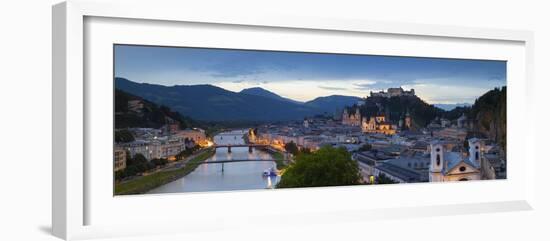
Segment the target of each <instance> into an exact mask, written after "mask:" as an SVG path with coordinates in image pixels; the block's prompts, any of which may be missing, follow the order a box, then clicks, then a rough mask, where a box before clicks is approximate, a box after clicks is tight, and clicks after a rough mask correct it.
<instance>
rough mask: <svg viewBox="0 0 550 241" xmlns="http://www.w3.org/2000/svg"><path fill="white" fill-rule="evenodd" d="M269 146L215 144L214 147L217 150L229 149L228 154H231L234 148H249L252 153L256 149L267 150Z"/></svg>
mask: <svg viewBox="0 0 550 241" xmlns="http://www.w3.org/2000/svg"><path fill="white" fill-rule="evenodd" d="M268 146H269V145H268V144H214V147H215V148H216V149H217V148H227V152H229V153H231V148H232V147H248V152H250V153H252V149H253V148H254V147H261V148H265V147H268Z"/></svg>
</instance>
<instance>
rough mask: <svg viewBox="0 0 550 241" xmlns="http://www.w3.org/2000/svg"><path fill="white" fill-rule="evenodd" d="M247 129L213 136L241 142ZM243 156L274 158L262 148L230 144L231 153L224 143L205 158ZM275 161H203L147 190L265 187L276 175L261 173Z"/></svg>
mask: <svg viewBox="0 0 550 241" xmlns="http://www.w3.org/2000/svg"><path fill="white" fill-rule="evenodd" d="M245 133H246V131H232V132H225V133H221V134H219V135H217V136H215V137H214V142H215V143H216V144H218V145H227V144H231V145H237V144H244V140H243V139H242V136H243V134H245ZM231 159H235V160H242V159H263V160H267V159H273V157H272V156H271V155H270V154H269V153H267V152H264V151H261V150H258V149H253V150H252V153H250V152H249V151H248V147H232V148H231V153H229V152H228V151H227V148H226V147H221V148H218V149H217V150H216V154H214V156H212V157H210V158H209V159H208V160H206V162H208V161H221V160H231ZM222 165H223V172H222ZM274 166H275V163H274V162H234V163H224V164H221V163H212V164H202V165H200V166H199V167H197V169H195V170H194V171H193V172H192V173H190V174H189V175H187V176H185V177H183V178H181V179H178V180H176V181H174V182H171V183H168V184H166V185H163V186H160V187H158V188H156V189H153V190H151V191H150V192H149V193H178V192H205V191H229V190H249V189H264V188H267V187H268V186H271V185H273V186H274V185H276V184H277V183H278V182H279V177H263V176H262V172H263V171H264V170H266V169H269V168H271V167H274Z"/></svg>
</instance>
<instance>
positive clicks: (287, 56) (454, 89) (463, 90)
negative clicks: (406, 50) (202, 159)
mask: <svg viewBox="0 0 550 241" xmlns="http://www.w3.org/2000/svg"><path fill="white" fill-rule="evenodd" d="M115 55H116V58H115V66H116V68H115V76H117V77H125V78H129V79H132V80H133V81H136V82H139V83H149V84H157V85H163V86H174V85H200V84H210V85H213V86H217V87H220V88H223V89H225V90H229V91H233V92H240V91H242V90H243V89H249V88H256V87H260V88H262V89H265V90H268V91H270V92H273V93H276V94H277V95H279V96H281V97H284V98H289V99H292V100H296V101H300V102H306V101H310V100H313V99H315V98H317V97H324V96H330V95H344V96H356V97H360V98H364V97H367V96H369V93H370V92H371V91H373V92H378V91H381V90H386V89H387V88H395V87H402V88H403V89H415V91H416V92H417V95H418V96H419V97H420V98H422V99H423V100H425V101H426V102H428V103H430V104H464V103H466V104H473V102H474V101H475V99H476V98H477V97H479V96H481V95H482V94H483V93H485V92H487V91H488V90H491V89H494V88H495V87H502V86H505V85H506V63H505V62H503V61H492V60H461V59H439V58H413V57H391V56H372V55H348V54H325V53H297V52H276V51H264V50H261V51H260V50H227V49H202V48H174V47H151V46H131V45H115ZM146 56H152V57H153V58H151V57H149V58H147V57H146ZM313 57H314V58H313ZM149 59H154V61H152V60H149ZM305 90H307V91H305Z"/></svg>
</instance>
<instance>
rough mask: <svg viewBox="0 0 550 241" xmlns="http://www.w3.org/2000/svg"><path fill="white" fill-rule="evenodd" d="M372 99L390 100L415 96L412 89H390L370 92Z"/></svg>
mask: <svg viewBox="0 0 550 241" xmlns="http://www.w3.org/2000/svg"><path fill="white" fill-rule="evenodd" d="M370 96H371V97H385V98H390V97H394V96H415V94H414V89H411V90H409V91H406V90H403V88H401V87H399V88H388V91H387V92H385V91H383V90H382V91H380V92H372V91H371V92H370Z"/></svg>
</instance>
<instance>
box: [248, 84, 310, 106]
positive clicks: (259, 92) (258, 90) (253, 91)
mask: <svg viewBox="0 0 550 241" xmlns="http://www.w3.org/2000/svg"><path fill="white" fill-rule="evenodd" d="M239 93H241V94H247V95H256V96H262V97H267V98H272V99H276V100H282V101H288V102H292V103H302V102H299V101H296V100H293V99H289V98H285V97H282V96H280V95H278V94H275V93H273V92H271V91H269V90H266V89H264V88H262V87H252V88H247V89H243V90H241V91H240V92H239Z"/></svg>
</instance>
